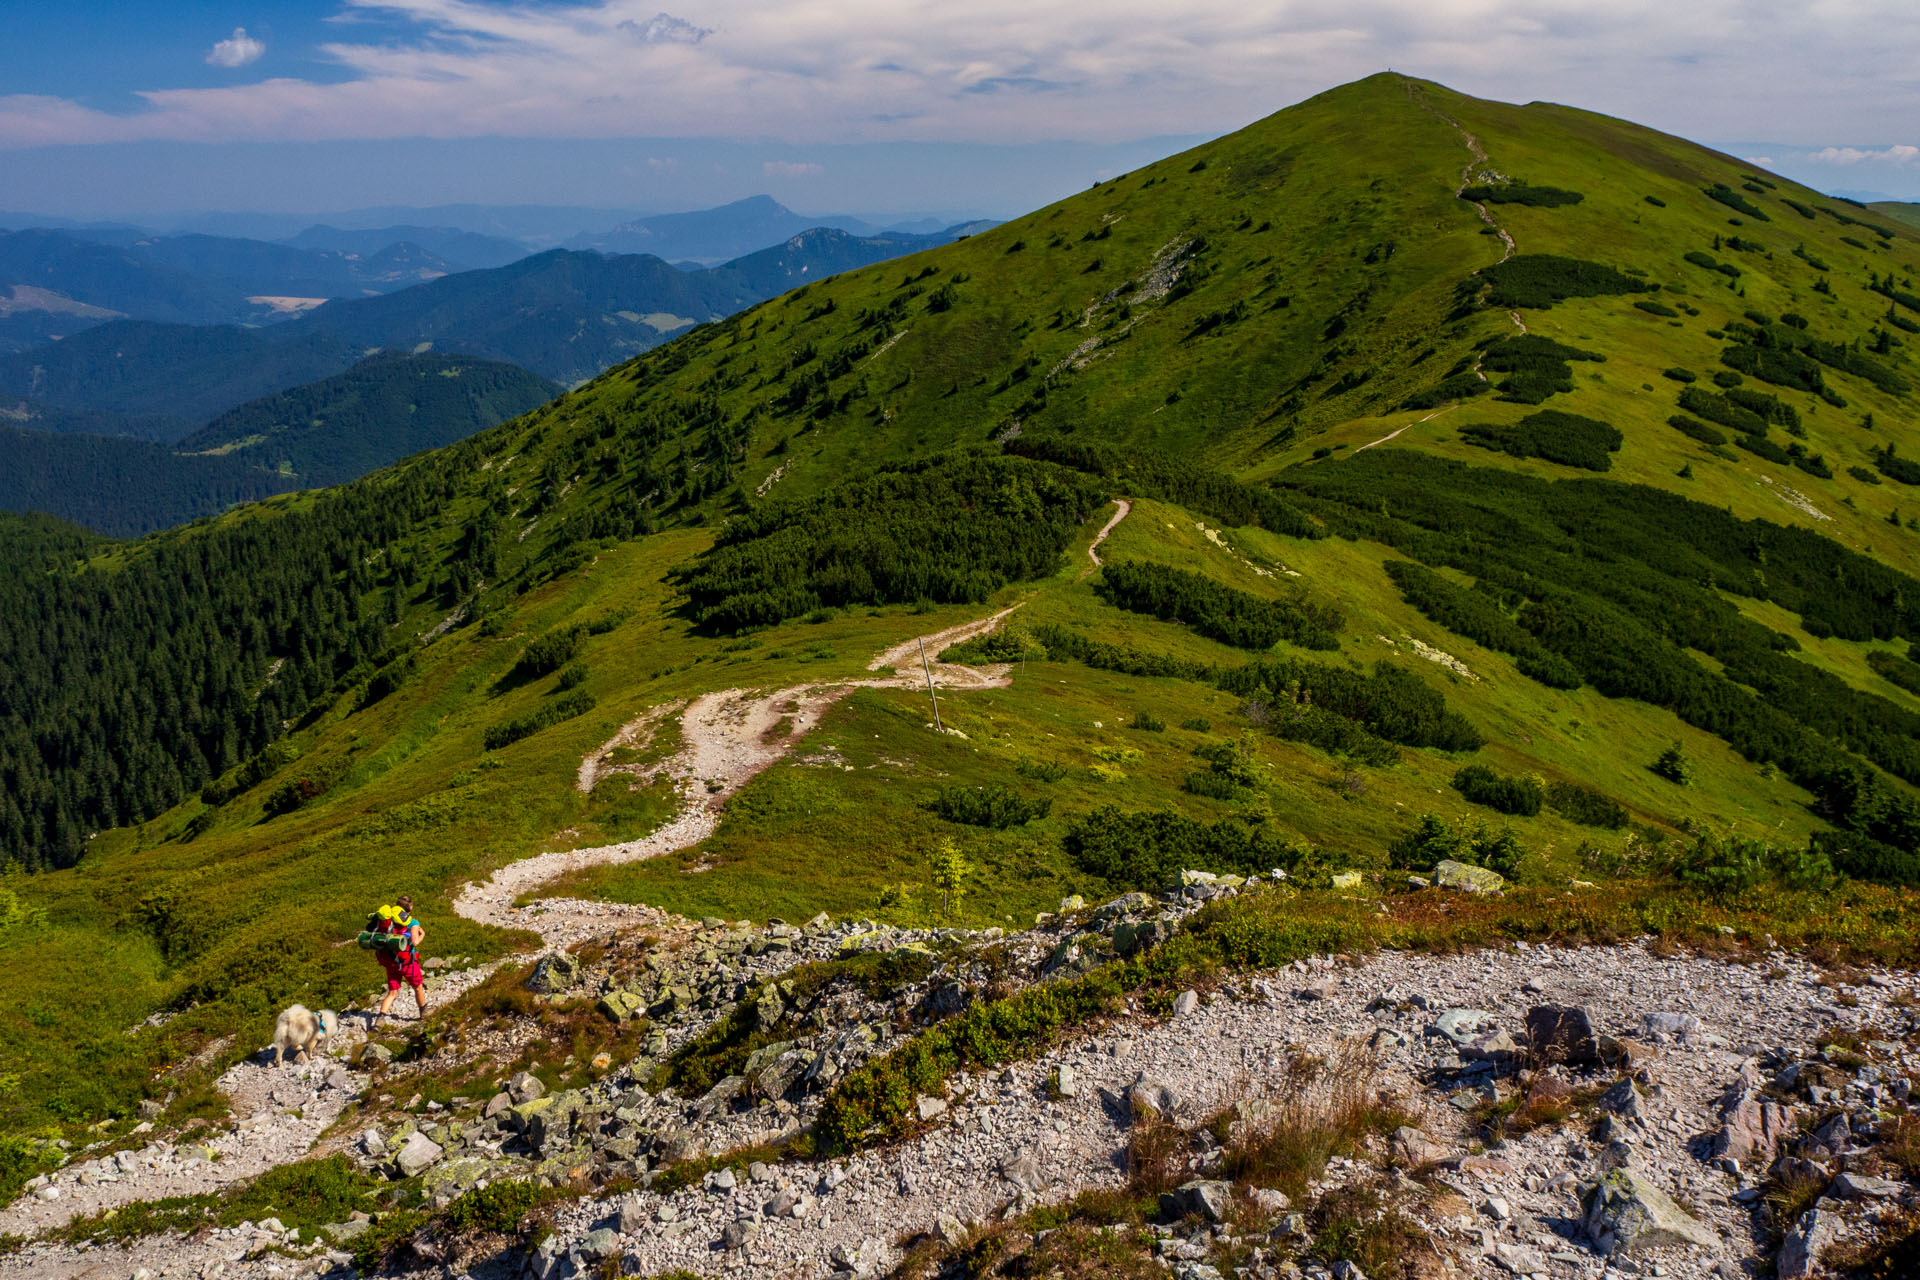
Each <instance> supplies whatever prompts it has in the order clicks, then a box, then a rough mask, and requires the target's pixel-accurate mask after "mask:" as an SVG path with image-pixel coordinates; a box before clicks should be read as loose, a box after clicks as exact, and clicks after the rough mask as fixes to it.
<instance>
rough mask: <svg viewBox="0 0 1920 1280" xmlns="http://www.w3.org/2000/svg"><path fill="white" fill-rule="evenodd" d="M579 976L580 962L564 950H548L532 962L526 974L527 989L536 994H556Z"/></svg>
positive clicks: (570, 984)
mask: <svg viewBox="0 0 1920 1280" xmlns="http://www.w3.org/2000/svg"><path fill="white" fill-rule="evenodd" d="M579 977H580V962H579V961H578V960H575V959H574V958H573V957H572V956H570V955H568V954H566V953H565V952H564V951H550V952H548V953H547V954H546V955H543V956H541V957H540V958H539V959H538V960H536V961H534V962H533V972H532V973H530V974H528V975H527V990H529V991H532V992H534V993H535V994H537V995H543V996H550V995H557V994H558V993H560V992H562V991H565V990H566V989H567V988H569V987H571V986H572V985H573V984H574V982H575V981H576V980H577V979H578V978H579Z"/></svg>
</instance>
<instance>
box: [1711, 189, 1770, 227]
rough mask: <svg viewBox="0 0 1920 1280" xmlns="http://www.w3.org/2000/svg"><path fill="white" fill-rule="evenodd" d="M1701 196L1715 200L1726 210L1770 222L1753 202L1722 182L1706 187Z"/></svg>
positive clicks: (1762, 210)
mask: <svg viewBox="0 0 1920 1280" xmlns="http://www.w3.org/2000/svg"><path fill="white" fill-rule="evenodd" d="M1703 194H1704V195H1705V196H1706V197H1707V199H1709V200H1717V201H1719V202H1720V203H1721V204H1723V205H1725V206H1727V208H1729V209H1732V210H1735V211H1736V212H1739V213H1744V214H1746V215H1747V216H1748V217H1749V218H1758V219H1759V220H1760V221H1762V222H1771V221H1772V219H1771V218H1769V217H1767V214H1766V211H1765V210H1764V209H1762V208H1761V207H1760V206H1759V205H1757V204H1755V203H1754V202H1753V201H1751V200H1749V199H1747V198H1746V197H1745V196H1743V195H1741V194H1740V193H1739V192H1738V191H1735V190H1734V189H1733V188H1732V187H1729V186H1728V185H1727V184H1726V183H1724V182H1716V183H1714V184H1713V185H1712V186H1710V187H1707V188H1706V189H1705V190H1704V192H1703Z"/></svg>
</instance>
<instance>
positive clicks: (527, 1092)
mask: <svg viewBox="0 0 1920 1280" xmlns="http://www.w3.org/2000/svg"><path fill="white" fill-rule="evenodd" d="M546 1093H547V1086H546V1085H544V1084H541V1083H540V1077H538V1076H536V1075H534V1074H533V1073H532V1072H528V1071H522V1072H520V1073H519V1074H518V1075H516V1076H514V1077H513V1079H511V1080H509V1081H507V1094H508V1096H509V1097H511V1098H512V1099H513V1101H515V1102H532V1101H533V1100H534V1099H535V1098H543V1097H545V1096H546Z"/></svg>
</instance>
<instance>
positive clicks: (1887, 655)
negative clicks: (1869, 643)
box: [1867, 649, 1920, 696]
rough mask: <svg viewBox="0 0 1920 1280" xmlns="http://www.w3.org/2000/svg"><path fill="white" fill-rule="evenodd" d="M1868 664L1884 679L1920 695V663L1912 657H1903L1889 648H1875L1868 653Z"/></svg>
mask: <svg viewBox="0 0 1920 1280" xmlns="http://www.w3.org/2000/svg"><path fill="white" fill-rule="evenodd" d="M1867 665H1868V666H1869V667H1872V668H1873V670H1874V672H1875V673H1876V674H1877V675H1879V676H1881V677H1882V678H1883V679H1886V680H1891V681H1892V682H1893V683H1894V684H1897V685H1899V686H1900V687H1901V688H1902V689H1905V690H1906V691H1907V692H1908V693H1911V694H1914V695H1915V696H1920V663H1917V662H1915V661H1914V660H1913V659H1912V658H1911V657H1902V656H1901V655H1900V654H1897V653H1894V652H1892V651H1891V650H1888V649H1873V650H1870V651H1869V652H1868V653H1867Z"/></svg>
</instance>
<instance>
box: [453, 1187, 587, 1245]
mask: <svg viewBox="0 0 1920 1280" xmlns="http://www.w3.org/2000/svg"><path fill="white" fill-rule="evenodd" d="M561 1194H562V1193H561V1192H560V1191H559V1190H558V1189H556V1188H553V1187H543V1186H541V1185H540V1184H538V1183H536V1182H524V1181H520V1180H518V1179H514V1180H510V1181H506V1182H495V1183H491V1184H489V1185H487V1186H484V1187H479V1188H476V1189H475V1190H472V1191H469V1192H466V1193H465V1194H463V1195H461V1196H460V1197H458V1198H457V1199H455V1200H454V1202H453V1203H452V1204H449V1205H448V1206H447V1207H446V1208H445V1209H444V1210H442V1211H441V1213H440V1223H441V1224H442V1225H443V1226H445V1227H446V1228H447V1229H448V1230H449V1231H453V1232H456V1233H459V1234H462V1235H469V1234H475V1235H477V1234H481V1233H489V1234H494V1235H513V1234H514V1233H515V1232H517V1231H518V1230H519V1229H520V1224H521V1223H522V1222H523V1221H524V1220H525V1219H526V1216H527V1215H528V1214H530V1213H532V1212H533V1211H534V1210H535V1209H537V1208H539V1207H540V1206H541V1205H543V1204H546V1203H547V1202H548V1201H551V1200H554V1199H557V1198H558V1197H559V1196H560V1195H561Z"/></svg>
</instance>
